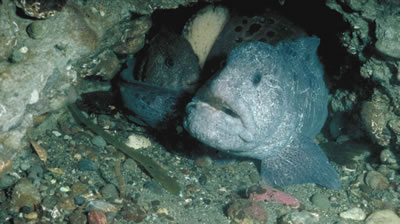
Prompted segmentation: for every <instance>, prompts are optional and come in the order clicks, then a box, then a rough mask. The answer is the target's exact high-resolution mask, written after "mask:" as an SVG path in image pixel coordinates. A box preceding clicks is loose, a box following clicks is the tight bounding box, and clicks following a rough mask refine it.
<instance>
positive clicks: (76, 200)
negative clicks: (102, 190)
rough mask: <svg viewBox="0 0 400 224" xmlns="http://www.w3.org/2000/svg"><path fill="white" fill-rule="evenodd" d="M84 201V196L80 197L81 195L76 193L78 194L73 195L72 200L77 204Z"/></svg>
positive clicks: (79, 204) (81, 203)
mask: <svg viewBox="0 0 400 224" xmlns="http://www.w3.org/2000/svg"><path fill="white" fill-rule="evenodd" d="M85 201H86V199H85V198H84V197H82V196H79V195H78V196H76V197H74V202H75V204H76V205H78V206H81V205H83V204H84V203H85Z"/></svg>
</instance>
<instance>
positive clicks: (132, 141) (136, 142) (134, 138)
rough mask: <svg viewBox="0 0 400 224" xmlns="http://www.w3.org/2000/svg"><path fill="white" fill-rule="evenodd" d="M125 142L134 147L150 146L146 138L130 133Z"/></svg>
mask: <svg viewBox="0 0 400 224" xmlns="http://www.w3.org/2000/svg"><path fill="white" fill-rule="evenodd" d="M126 144H127V145H128V146H129V147H131V148H134V149H141V148H147V147H151V142H150V140H149V139H148V138H146V137H144V136H141V135H136V134H132V135H130V136H129V137H128V140H127V142H126Z"/></svg>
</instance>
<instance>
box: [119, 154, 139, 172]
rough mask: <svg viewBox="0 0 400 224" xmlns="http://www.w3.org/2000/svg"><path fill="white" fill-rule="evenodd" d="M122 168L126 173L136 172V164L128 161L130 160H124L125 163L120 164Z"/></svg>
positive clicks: (131, 160)
mask: <svg viewBox="0 0 400 224" xmlns="http://www.w3.org/2000/svg"><path fill="white" fill-rule="evenodd" d="M122 167H123V168H124V170H125V171H126V172H128V173H131V172H134V171H135V170H137V164H136V162H135V160H133V159H130V158H128V159H126V160H125V162H124V163H123V164H122Z"/></svg>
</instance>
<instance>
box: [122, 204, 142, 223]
mask: <svg viewBox="0 0 400 224" xmlns="http://www.w3.org/2000/svg"><path fill="white" fill-rule="evenodd" d="M119 214H120V215H121V216H122V217H123V218H124V219H125V220H126V221H129V222H135V223H140V222H141V221H143V219H145V218H146V217H147V214H146V212H145V211H144V210H143V209H142V208H140V207H139V206H138V205H137V204H134V203H129V204H126V205H124V207H123V208H122V209H121V211H120V213H119Z"/></svg>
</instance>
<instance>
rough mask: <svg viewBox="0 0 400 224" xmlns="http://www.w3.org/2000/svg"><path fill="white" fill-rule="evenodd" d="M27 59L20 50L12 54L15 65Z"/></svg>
mask: <svg viewBox="0 0 400 224" xmlns="http://www.w3.org/2000/svg"><path fill="white" fill-rule="evenodd" d="M24 59H25V56H24V55H23V54H22V53H21V52H20V51H19V50H17V49H16V50H14V51H13V52H12V54H11V61H12V62H14V63H18V62H21V61H23V60H24Z"/></svg>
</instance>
